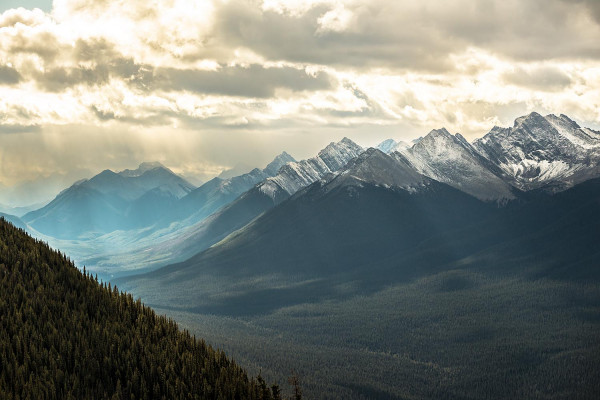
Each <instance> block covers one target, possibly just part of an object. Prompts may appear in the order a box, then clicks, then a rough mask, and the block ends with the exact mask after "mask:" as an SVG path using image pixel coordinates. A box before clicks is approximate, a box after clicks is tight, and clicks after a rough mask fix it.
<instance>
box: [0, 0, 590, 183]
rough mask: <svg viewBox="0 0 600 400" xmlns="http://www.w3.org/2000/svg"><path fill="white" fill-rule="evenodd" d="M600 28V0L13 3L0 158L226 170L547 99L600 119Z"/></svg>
mask: <svg viewBox="0 0 600 400" xmlns="http://www.w3.org/2000/svg"><path fill="white" fill-rule="evenodd" d="M598 37H600V6H598V2H597V1H593V0H530V1H526V2H523V1H520V0H502V1H500V0H481V1H477V2H473V1H470V0H454V1H451V2H439V1H435V0H423V1H419V2H414V1H408V0H397V1H391V0H371V1H368V2H365V1H360V0H305V1H300V0H228V1H224V0H206V1H192V0H164V1H160V2H148V1H145V0H130V1H123V0H98V1H92V0H55V1H54V3H53V10H52V12H51V13H43V12H42V11H39V10H34V11H30V10H26V9H23V8H19V9H15V10H8V11H6V12H4V13H3V14H0V132H2V133H12V134H11V135H0V149H4V150H3V153H2V154H3V155H2V157H4V158H2V157H0V161H1V162H4V163H8V162H9V161H8V160H9V159H10V160H12V161H10V163H11V165H12V166H11V167H10V169H7V170H5V171H4V172H2V173H6V174H9V172H6V171H10V174H12V176H13V177H12V178H11V179H13V180H14V179H17V178H16V177H17V176H18V175H19V174H22V175H23V176H25V175H27V174H28V173H29V174H30V175H31V174H35V173H36V171H39V170H40V168H41V169H44V170H46V169H53V168H54V169H57V168H59V167H60V168H62V169H63V170H64V169H65V168H68V167H69V166H70V167H73V168H87V166H86V163H88V164H89V165H92V164H93V165H94V168H95V167H98V168H100V169H104V168H106V167H108V166H109V164H110V166H111V167H114V168H118V167H119V166H121V165H122V166H124V167H133V166H135V165H134V164H135V163H133V164H132V162H131V161H130V160H131V157H134V158H136V160H135V162H138V161H143V160H144V159H149V160H151V159H155V158H159V159H160V157H164V158H165V159H164V161H167V162H168V164H169V165H171V166H173V167H174V168H179V170H181V171H188V172H190V171H195V173H200V172H199V171H201V170H203V169H204V171H213V172H214V171H219V170H220V169H222V167H224V166H232V165H235V164H237V163H238V162H245V163H247V164H249V165H262V163H263V162H266V161H268V158H269V157H271V156H272V155H274V154H276V153H277V152H280V151H281V150H288V151H290V152H292V153H294V155H295V156H298V157H303V156H311V155H313V154H314V153H316V152H317V151H318V150H319V149H320V148H321V147H322V146H323V145H325V144H327V143H328V142H330V141H332V140H336V139H339V138H341V137H343V136H349V137H353V138H356V139H357V140H359V141H361V140H362V143H363V144H365V145H372V144H375V143H376V141H381V140H383V139H385V138H386V136H387V137H389V136H393V137H394V138H396V139H401V140H405V139H410V138H411V137H414V136H418V135H422V134H424V133H426V132H428V131H429V130H431V129H432V128H438V127H440V126H446V127H447V128H448V129H449V130H451V131H453V132H461V133H464V134H465V135H467V136H468V137H469V138H474V137H476V136H480V135H482V134H484V133H485V132H487V130H489V128H490V127H491V126H493V125H495V124H501V125H509V124H511V123H512V119H513V118H515V117H517V116H520V115H522V114H525V113H527V112H530V111H533V110H537V111H541V112H553V113H557V114H559V113H566V114H569V115H570V116H572V117H573V118H574V119H576V120H578V121H579V122H581V123H582V125H585V124H586V123H587V124H588V125H590V124H591V125H592V126H596V127H597V126H598V124H600V107H599V104H600V93H599V92H598V90H597V88H598V87H600V46H598V39H597V38H598ZM593 124H597V125H593ZM71 130H72V132H71ZM86 146H87V147H86ZM89 146H92V147H94V148H96V149H97V150H95V151H91V150H90V147H89ZM257 146H258V147H260V146H262V149H264V151H262V152H261V154H258V153H257V151H255V150H253V151H251V152H249V151H248V149H249V148H252V149H255V148H256V147H257ZM233 148H235V150H233ZM19 149H21V150H19ZM24 149H27V150H28V151H29V150H31V154H30V155H26V154H24V153H25V150H24ZM163 151H164V154H163ZM12 153H14V154H12ZM179 153H181V154H184V156H183V155H182V156H180V157H179V156H177V154H179ZM161 154H162V155H161ZM6 157H8V158H6ZM19 157H20V158H19ZM36 157H37V158H36ZM94 157H96V158H97V159H94ZM38 158H39V159H40V160H46V161H39V162H37V161H36V159H38ZM19 160H22V161H19ZM90 169H92V168H91V167H90ZM27 171H29V172H27ZM207 173H208V172H207Z"/></svg>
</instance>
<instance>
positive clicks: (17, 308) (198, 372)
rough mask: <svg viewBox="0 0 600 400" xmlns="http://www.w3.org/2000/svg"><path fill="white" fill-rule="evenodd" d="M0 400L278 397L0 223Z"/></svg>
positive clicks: (161, 319) (261, 382) (150, 312)
mask: <svg viewBox="0 0 600 400" xmlns="http://www.w3.org/2000/svg"><path fill="white" fill-rule="evenodd" d="M0 397H1V398H2V399H161V398H162V399H278V398H280V396H279V389H278V387H277V386H273V387H267V385H266V383H265V382H264V380H263V379H262V378H260V377H258V378H257V379H251V378H249V377H248V375H247V374H246V372H245V371H244V370H243V369H242V368H241V367H240V366H238V365H237V364H235V363H234V362H233V361H231V360H229V359H228V358H227V357H226V356H225V354H224V353H223V352H220V351H215V350H213V349H212V348H211V347H210V346H208V345H207V344H206V343H204V341H202V340H197V339H196V338H195V337H192V336H191V335H190V334H189V333H188V332H184V331H180V330H179V328H178V326H177V324H176V323H175V322H173V321H172V320H170V319H167V318H166V317H163V316H159V315H156V314H155V312H154V311H153V310H152V309H150V308H148V307H145V306H144V305H142V304H141V302H140V301H139V300H138V301H134V299H133V297H132V296H131V295H128V294H125V293H120V292H119V291H118V290H117V288H111V286H110V285H108V286H107V285H105V284H103V283H100V282H98V281H97V280H96V279H93V278H92V277H91V276H89V275H86V274H85V273H83V274H82V273H81V272H80V271H79V270H78V269H77V268H76V267H75V266H74V265H73V263H72V262H71V261H70V260H69V259H68V258H67V257H66V256H65V255H63V254H61V253H60V252H56V251H54V250H52V249H50V248H49V247H48V246H47V245H46V244H44V243H42V242H40V241H38V240H35V239H32V238H31V237H29V236H28V235H27V234H26V233H25V232H24V231H23V230H20V229H18V228H15V227H14V226H12V225H10V224H9V223H7V222H6V221H5V220H4V219H3V218H0Z"/></svg>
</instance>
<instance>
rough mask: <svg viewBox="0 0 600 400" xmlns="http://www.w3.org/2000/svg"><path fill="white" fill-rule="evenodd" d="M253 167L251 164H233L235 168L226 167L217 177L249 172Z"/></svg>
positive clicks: (229, 176) (225, 177)
mask: <svg viewBox="0 0 600 400" xmlns="http://www.w3.org/2000/svg"><path fill="white" fill-rule="evenodd" d="M252 169H253V168H252V167H251V166H249V165H248V164H236V165H234V166H233V168H229V169H226V170H224V171H223V172H221V173H220V174H219V175H218V176H217V178H221V179H229V178H233V177H234V176H239V175H243V174H247V173H248V172H250V171H251V170H252Z"/></svg>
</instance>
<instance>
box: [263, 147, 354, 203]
mask: <svg viewBox="0 0 600 400" xmlns="http://www.w3.org/2000/svg"><path fill="white" fill-rule="evenodd" d="M362 151H363V149H362V147H360V146H359V145H357V144H356V143H354V142H353V141H352V140H350V139H348V138H344V139H342V140H341V141H339V142H337V143H335V142H332V143H330V144H328V145H327V147H325V148H324V149H323V150H321V151H320V152H319V154H318V155H317V156H316V157H313V158H309V159H308V160H302V161H299V162H288V163H287V164H285V165H284V166H282V167H281V168H280V169H279V172H278V174H277V175H276V176H274V177H272V178H268V179H266V180H265V181H264V182H262V183H261V184H260V185H259V189H260V190H261V191H262V192H263V193H265V194H266V195H268V196H270V197H271V198H275V197H276V196H277V194H278V193H280V192H284V193H286V194H287V195H292V194H294V193H296V192H297V191H298V190H300V189H302V188H303V187H306V186H308V185H310V184H311V183H313V182H315V181H317V180H319V179H321V178H323V177H324V176H325V175H327V174H330V173H332V172H335V171H337V170H339V169H340V168H342V167H343V166H344V165H346V164H347V163H348V161H350V160H351V159H353V158H354V157H357V156H358V155H359V154H360V153H362Z"/></svg>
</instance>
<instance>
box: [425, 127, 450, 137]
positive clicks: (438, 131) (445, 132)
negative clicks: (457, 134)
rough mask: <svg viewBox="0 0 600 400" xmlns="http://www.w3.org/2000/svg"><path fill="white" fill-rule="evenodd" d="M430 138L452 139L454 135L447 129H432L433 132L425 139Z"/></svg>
mask: <svg viewBox="0 0 600 400" xmlns="http://www.w3.org/2000/svg"><path fill="white" fill-rule="evenodd" d="M428 136H430V137H440V136H441V137H446V138H449V137H452V134H451V133H450V132H448V130H447V129H446V128H440V129H432V130H431V132H429V133H428V134H427V136H425V138H427V137H428Z"/></svg>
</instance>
